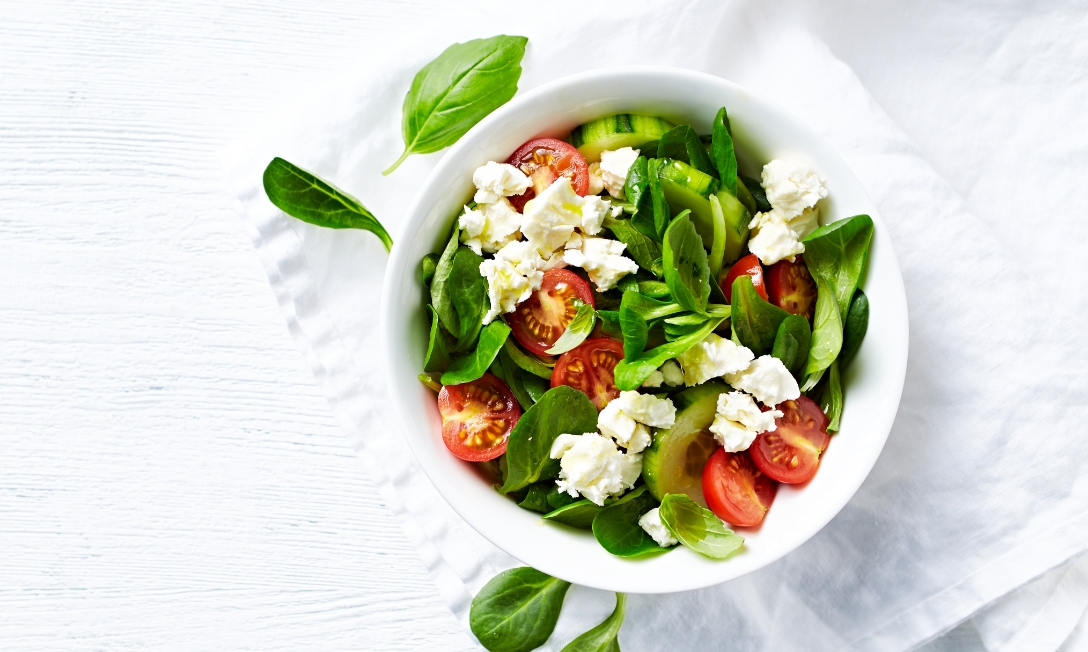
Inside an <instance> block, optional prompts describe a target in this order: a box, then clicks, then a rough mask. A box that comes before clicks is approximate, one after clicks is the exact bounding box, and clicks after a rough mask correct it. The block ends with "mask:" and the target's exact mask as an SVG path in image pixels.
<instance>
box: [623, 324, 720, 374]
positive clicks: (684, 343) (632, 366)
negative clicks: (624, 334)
mask: <svg viewBox="0 0 1088 652" xmlns="http://www.w3.org/2000/svg"><path fill="white" fill-rule="evenodd" d="M723 321H725V319H724V318H721V317H715V318H712V319H710V320H708V321H707V322H706V323H704V324H703V325H702V326H700V327H699V329H698V330H696V331H694V332H692V333H690V334H688V335H684V336H683V337H680V338H678V339H676V340H673V341H671V342H666V343H665V344H662V345H661V346H658V347H654V348H652V349H650V350H649V351H646V352H645V353H643V354H642V355H640V356H639V357H638V358H636V359H635V360H621V361H620V363H619V364H617V365H616V369H615V382H616V387H617V388H619V389H621V390H624V391H627V390H633V389H638V388H639V387H640V386H641V385H642V383H643V381H645V380H646V379H647V378H649V377H650V374H652V373H653V372H655V371H657V368H658V367H660V366H661V365H663V364H665V361H666V360H669V359H670V358H675V357H676V356H678V355H680V354H681V353H683V352H684V351H687V350H688V349H690V348H691V347H693V346H695V345H696V344H698V343H699V342H702V341H703V340H704V339H706V336H707V335H710V334H711V333H713V332H714V329H715V328H717V327H718V325H719V324H721V323H722V322H723Z"/></svg>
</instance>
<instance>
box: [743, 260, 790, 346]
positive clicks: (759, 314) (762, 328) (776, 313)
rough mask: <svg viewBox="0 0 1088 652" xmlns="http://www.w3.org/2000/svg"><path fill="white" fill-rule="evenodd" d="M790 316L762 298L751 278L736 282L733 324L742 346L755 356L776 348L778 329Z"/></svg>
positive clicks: (745, 276)
mask: <svg viewBox="0 0 1088 652" xmlns="http://www.w3.org/2000/svg"><path fill="white" fill-rule="evenodd" d="M789 314H790V313H788V312H786V311H785V310H783V309H781V308H779V307H778V306H776V305H773V304H771V303H769V302H768V301H767V300H766V299H764V298H763V297H761V296H759V294H758V293H757V292H756V289H755V287H753V286H752V277H751V276H748V275H747V274H741V275H740V276H738V277H737V278H736V279H734V281H733V303H732V314H731V316H730V317H731V320H732V321H731V322H730V323H731V324H732V327H733V333H735V334H736V336H737V339H738V340H739V341H740V343H741V344H742V345H744V346H746V347H748V348H749V349H751V350H752V353H754V354H756V357H759V356H761V355H766V354H768V353H770V352H771V351H772V350H773V349H774V340H775V337H776V336H777V335H778V326H779V324H781V323H782V320H783V319H785V318H786V317H788V316H789Z"/></svg>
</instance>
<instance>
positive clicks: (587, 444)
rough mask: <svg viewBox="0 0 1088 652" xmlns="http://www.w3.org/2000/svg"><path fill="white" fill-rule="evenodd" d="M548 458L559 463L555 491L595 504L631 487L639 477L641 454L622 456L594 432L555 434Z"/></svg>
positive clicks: (606, 440) (608, 442)
mask: <svg viewBox="0 0 1088 652" xmlns="http://www.w3.org/2000/svg"><path fill="white" fill-rule="evenodd" d="M550 455H551V457H552V459H558V460H559V479H558V480H557V481H556V485H557V486H558V487H559V491H565V492H567V494H569V495H570V496H571V497H574V498H577V497H578V496H579V495H581V496H582V497H584V498H587V499H589V500H590V501H592V502H593V503H595V504H597V505H604V501H605V499H606V498H608V497H609V496H617V495H619V494H622V493H623V492H624V491H626V490H628V489H630V488H632V487H634V486H635V481H636V480H638V476H639V475H641V474H642V455H640V454H638V453H628V454H624V453H622V452H620V450H619V449H618V448H616V444H615V442H613V441H612V440H611V439H609V438H608V437H602V436H601V435H600V434H599V433H596V432H587V433H585V434H583V435H570V434H562V435H559V437H556V439H555V442H554V443H553V444H552V448H551V451H550Z"/></svg>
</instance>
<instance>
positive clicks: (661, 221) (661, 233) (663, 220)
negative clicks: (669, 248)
mask: <svg viewBox="0 0 1088 652" xmlns="http://www.w3.org/2000/svg"><path fill="white" fill-rule="evenodd" d="M661 163H662V161H661V159H659V158H652V159H650V160H649V161H647V162H646V175H647V176H648V177H649V186H650V204H651V208H652V209H653V210H652V212H653V218H654V230H653V234H647V235H652V237H653V238H654V240H657V241H658V242H660V241H661V240H662V239H663V238H664V237H665V229H667V228H668V226H669V221H670V220H671V219H672V213H671V212H670V210H669V202H667V201H665V190H664V189H663V188H662V187H661V177H659V176H658V170H659V169H660V167H661Z"/></svg>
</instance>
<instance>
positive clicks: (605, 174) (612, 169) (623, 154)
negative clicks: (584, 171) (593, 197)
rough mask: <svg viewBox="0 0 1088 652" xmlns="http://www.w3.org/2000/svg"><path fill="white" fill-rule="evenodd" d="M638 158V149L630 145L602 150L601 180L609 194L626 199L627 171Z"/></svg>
mask: <svg viewBox="0 0 1088 652" xmlns="http://www.w3.org/2000/svg"><path fill="white" fill-rule="evenodd" d="M637 158H638V150H637V149H632V148H630V147H621V148H619V149H617V150H613V151H604V152H601V165H600V169H601V181H602V182H603V183H604V187H605V188H607V189H608V194H610V195H612V196H613V197H615V198H616V199H625V195H624V194H623V187H624V185H626V184H627V172H628V170H630V169H631V165H632V164H633V163H634V162H635V159H637ZM590 192H593V191H592V190H590Z"/></svg>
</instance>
